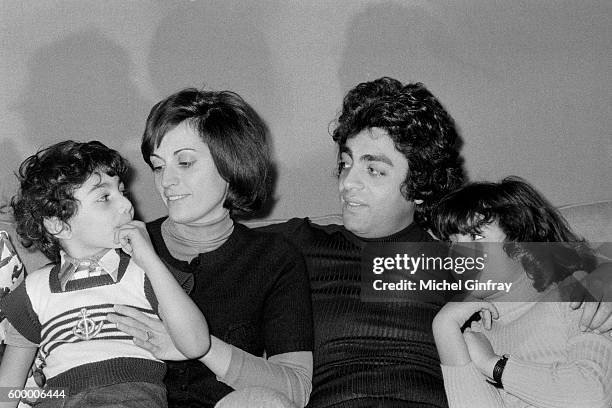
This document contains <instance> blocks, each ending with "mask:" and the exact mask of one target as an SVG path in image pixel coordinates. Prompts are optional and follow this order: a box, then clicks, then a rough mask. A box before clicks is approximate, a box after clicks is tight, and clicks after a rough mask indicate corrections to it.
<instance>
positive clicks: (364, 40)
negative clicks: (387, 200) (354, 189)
mask: <svg viewBox="0 0 612 408" xmlns="http://www.w3.org/2000/svg"><path fill="white" fill-rule="evenodd" d="M344 42H345V44H346V47H345V48H344V50H343V53H342V62H341V64H340V68H339V70H338V79H339V81H340V85H341V87H342V90H343V92H344V94H346V92H348V91H349V90H350V89H352V88H353V87H355V85H357V84H359V83H361V82H367V81H372V80H375V79H377V78H380V77H383V76H388V77H391V78H395V79H397V80H399V81H400V82H402V83H404V84H406V83H409V82H422V83H424V85H425V86H426V87H427V89H429V90H430V91H431V92H432V93H433V94H434V96H436V97H439V95H436V92H435V90H434V89H432V88H431V85H429V84H430V83H433V82H435V83H440V82H443V79H444V76H445V72H448V70H449V69H452V68H449V67H452V66H459V67H462V68H463V69H465V68H467V67H468V66H470V65H472V64H471V63H470V62H469V61H466V60H465V58H463V57H461V56H459V55H458V53H457V51H456V49H457V45H456V42H455V40H454V39H453V38H452V37H451V36H450V35H449V34H448V29H447V28H446V27H445V25H444V24H443V23H442V22H441V21H438V20H436V19H435V18H434V17H433V16H432V15H430V14H429V13H428V12H427V10H425V9H423V8H421V7H404V6H402V5H400V4H397V3H390V2H389V3H382V4H377V5H372V6H368V7H366V8H365V9H364V10H363V11H362V12H360V13H358V14H356V15H355V16H354V17H353V18H352V19H351V21H350V23H349V25H348V28H347V31H346V35H345V41H344ZM441 102H442V105H443V106H444V107H445V108H446V109H447V110H448V112H449V113H450V114H451V117H452V107H447V106H446V105H444V101H443V100H442V101H441ZM332 126H333V125H332ZM457 129H458V132H459V135H460V134H461V132H460V128H459V126H458V125H457ZM462 146H463V139H462V137H461V135H460V136H459V138H458V140H457V142H456V148H457V149H458V151H461V148H462Z"/></svg>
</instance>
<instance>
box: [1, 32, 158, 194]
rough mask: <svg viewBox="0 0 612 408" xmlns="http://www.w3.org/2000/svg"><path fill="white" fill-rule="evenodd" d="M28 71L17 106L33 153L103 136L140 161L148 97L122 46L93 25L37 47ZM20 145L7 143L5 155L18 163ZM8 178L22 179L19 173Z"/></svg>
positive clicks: (3, 155) (109, 142)
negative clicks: (137, 83)
mask: <svg viewBox="0 0 612 408" xmlns="http://www.w3.org/2000/svg"><path fill="white" fill-rule="evenodd" d="M28 71H29V74H28V83H27V86H26V88H25V92H24V94H23V95H21V96H20V98H19V101H18V102H17V103H16V104H15V105H14V106H13V109H15V110H16V111H17V112H18V113H20V114H21V115H22V117H23V121H24V124H25V134H24V137H25V141H26V144H27V146H28V154H33V153H35V152H36V151H37V150H39V149H40V148H42V147H47V146H49V145H50V144H53V143H56V142H59V141H62V140H67V139H73V140H77V141H89V140H100V141H102V142H103V143H104V144H106V145H108V146H109V147H112V148H114V149H117V150H118V151H120V152H121V153H122V154H123V155H124V156H125V157H126V158H128V160H130V162H131V163H133V164H134V163H135V160H139V161H141V159H140V153H139V152H138V151H137V150H136V149H134V148H131V149H130V148H129V146H132V145H134V146H136V145H138V146H139V143H138V142H139V140H140V135H141V134H142V128H143V126H144V118H145V117H146V116H145V115H146V111H147V105H148V103H147V102H146V101H145V100H144V99H143V98H141V96H140V94H139V92H138V90H137V89H136V87H135V86H134V84H133V83H132V82H131V80H130V77H129V71H130V60H129V57H128V53H127V52H126V51H125V50H124V49H123V48H122V47H121V46H119V45H117V44H116V43H114V42H113V41H111V40H109V39H108V38H106V37H105V36H103V35H102V34H100V33H98V32H97V31H94V30H92V31H83V32H78V33H74V34H71V35H69V36H67V37H65V38H63V39H61V40H59V41H56V42H54V43H52V44H50V45H47V46H45V47H43V48H41V49H39V50H37V51H36V52H35V53H34V54H33V56H32V57H31V59H30V60H29V66H28ZM130 138H134V142H133V143H131V139H130ZM126 141H129V142H128V143H129V146H126V145H125V143H126ZM17 150H18V149H17V148H16V146H14V145H13V146H2V149H1V150H0V151H1V153H0V161H2V162H5V161H7V162H10V163H11V168H13V169H16V168H17V166H18V165H19V163H20V162H21V160H22V159H23V158H22V157H20V155H19V154H16V151H17ZM6 176H7V175H6V174H3V177H6ZM6 181H7V180H4V179H2V180H0V183H2V185H4V183H5V182H6ZM9 182H10V183H11V184H12V185H14V186H16V185H17V183H16V180H15V177H14V176H10V181H9Z"/></svg>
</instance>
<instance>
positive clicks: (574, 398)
mask: <svg viewBox="0 0 612 408" xmlns="http://www.w3.org/2000/svg"><path fill="white" fill-rule="evenodd" d="M435 225H436V232H437V234H438V236H439V237H440V238H442V239H446V240H450V241H451V242H453V246H463V245H464V243H466V244H469V246H471V247H472V249H476V250H480V251H484V253H485V254H486V256H487V264H486V266H485V268H484V269H483V270H482V272H481V273H480V275H479V276H478V278H477V280H479V281H480V282H487V281H489V280H490V281H492V282H494V283H496V282H504V283H511V284H512V285H511V287H510V290H508V291H503V290H501V291H499V290H489V288H485V289H480V290H474V291H471V293H470V295H471V297H472V299H471V300H473V301H464V302H451V303H449V304H447V305H446V306H444V307H443V308H442V310H440V312H439V313H438V315H437V316H436V318H435V319H434V323H433V331H434V336H435V340H436V345H437V348H438V352H439V354H440V361H441V364H442V373H443V375H444V385H445V388H446V394H447V397H448V401H449V406H450V407H610V406H611V403H612V339H610V338H609V336H603V335H599V334H596V333H593V332H582V331H580V329H579V324H578V321H579V320H580V316H581V311H580V310H572V309H571V308H570V307H569V303H564V302H562V301H561V300H562V296H561V293H562V290H560V287H561V286H563V285H562V281H563V280H565V279H566V278H569V277H571V275H572V273H573V272H575V271H578V270H586V271H590V270H592V269H593V268H594V267H595V264H596V262H595V257H594V255H593V253H592V251H591V250H590V248H589V247H588V245H587V244H586V243H585V242H584V240H581V239H580V238H579V237H577V236H576V235H575V234H574V233H573V232H572V231H571V230H570V229H569V227H568V226H567V223H566V221H565V220H564V219H563V218H562V217H561V215H560V214H559V213H558V212H557V211H556V210H555V209H554V208H553V207H552V206H551V205H550V204H549V203H548V202H547V201H546V200H545V199H544V198H543V197H542V196H541V195H540V194H539V193H538V192H537V191H536V190H535V189H534V188H533V187H531V186H530V185H529V184H527V183H526V182H524V181H523V180H521V179H519V178H516V177H509V178H506V179H504V180H503V181H502V182H501V183H472V184H468V185H466V186H465V187H463V188H461V189H459V190H457V191H455V192H453V193H451V194H449V195H448V196H447V197H445V198H444V199H443V200H442V201H441V202H440V204H439V206H438V208H437V211H436V217H435ZM485 242H488V243H490V244H488V245H485V244H483V243H485ZM496 242H497V243H499V244H497V245H495V244H493V243H496ZM544 243H546V244H544ZM460 278H463V277H460ZM470 278H471V277H470ZM464 282H467V281H464ZM477 312H480V314H481V316H483V317H484V318H483V319H482V320H483V321H481V322H476V323H472V325H471V328H467V329H465V331H464V332H463V333H462V326H464V325H466V322H467V321H468V320H469V319H470V317H471V316H472V315H473V314H474V313H477ZM491 317H492V318H493V319H494V321H493V322H491ZM482 326H485V329H488V330H484V331H481V329H482Z"/></svg>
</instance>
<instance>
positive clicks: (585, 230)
mask: <svg viewBox="0 0 612 408" xmlns="http://www.w3.org/2000/svg"><path fill="white" fill-rule="evenodd" d="M559 210H560V211H561V213H562V214H563V216H564V217H565V218H566V219H567V220H568V222H569V224H570V226H571V227H572V228H573V229H574V231H576V232H577V233H578V234H579V235H581V236H583V237H584V238H586V239H587V240H588V241H590V242H592V243H593V244H594V246H595V247H597V248H600V249H601V250H602V251H604V252H605V253H606V254H607V255H608V256H612V255H610V254H612V201H599V202H592V203H585V204H572V205H565V206H562V207H559ZM311 220H312V221H313V222H314V223H317V224H321V225H326V224H341V223H342V217H341V216H340V215H338V214H332V215H326V216H321V217H312V218H311ZM283 221H285V220H279V219H277V220H263V221H251V222H247V223H246V224H247V225H248V226H250V227H253V228H256V227H260V226H264V225H268V224H272V223H278V222H283ZM2 230H4V231H7V232H8V233H9V235H10V236H11V237H12V240H13V244H14V245H15V249H16V250H17V252H18V253H19V255H20V256H21V259H22V261H23V263H24V264H25V266H26V270H28V271H33V270H36V269H38V268H39V267H41V266H42V265H44V264H46V263H47V262H48V260H47V259H46V258H45V257H44V255H43V254H42V253H40V252H39V251H37V250H32V249H27V248H24V247H23V246H22V245H21V243H20V242H19V240H18V239H16V238H17V237H16V233H15V227H14V224H13V222H12V221H11V219H10V216H9V215H7V214H4V215H2V216H0V231H2Z"/></svg>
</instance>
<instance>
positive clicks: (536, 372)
mask: <svg viewBox="0 0 612 408" xmlns="http://www.w3.org/2000/svg"><path fill="white" fill-rule="evenodd" d="M552 306H553V307H555V308H557V310H558V312H559V313H560V317H559V318H560V319H562V321H563V322H566V324H567V327H568V335H569V339H568V341H567V349H566V355H565V356H564V358H563V359H562V360H561V361H557V362H553V363H549V364H544V363H534V362H528V361H524V360H522V359H520V358H517V357H515V356H510V358H509V359H508V362H507V363H506V367H505V369H504V371H503V374H502V383H503V384H504V389H505V390H506V391H507V392H509V393H511V394H513V395H516V396H517V397H519V398H521V399H523V400H524V401H526V402H528V403H530V404H532V405H535V406H542V407H568V406H571V407H602V408H604V407H605V408H609V407H610V406H612V339H611V338H610V337H609V336H606V335H599V334H595V333H583V332H580V330H579V329H578V321H579V319H580V316H581V312H580V311H579V310H568V309H569V308H568V307H567V304H566V303H555V304H553V305H552Z"/></svg>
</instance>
